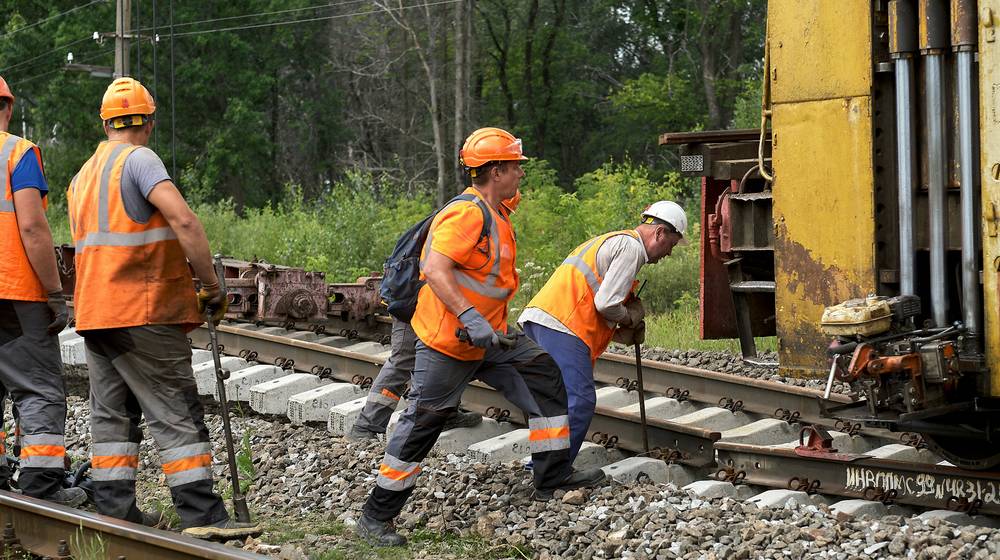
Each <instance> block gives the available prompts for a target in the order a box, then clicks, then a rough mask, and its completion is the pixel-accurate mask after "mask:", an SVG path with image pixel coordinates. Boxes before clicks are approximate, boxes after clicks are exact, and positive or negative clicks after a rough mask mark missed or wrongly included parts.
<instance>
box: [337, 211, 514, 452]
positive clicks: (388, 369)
mask: <svg viewBox="0 0 1000 560" xmlns="http://www.w3.org/2000/svg"><path fill="white" fill-rule="evenodd" d="M520 202H521V191H517V192H516V193H515V194H514V196H513V197H511V198H509V199H507V200H504V201H503V205H504V206H506V207H507V210H509V211H510V212H514V211H515V210H516V209H517V205H518V204H519V203H520ZM389 344H390V347H391V353H390V355H389V359H388V360H386V361H385V363H384V364H383V365H382V369H380V370H379V372H378V375H377V376H376V377H375V380H374V381H373V382H372V387H371V390H369V392H368V398H367V399H366V400H365V407H364V409H363V410H362V411H361V415H360V416H359V417H358V420H357V421H356V422H355V423H354V426H352V427H351V430H350V432H348V434H347V437H348V438H350V439H353V440H363V439H375V438H377V437H378V434H384V433H385V431H386V428H387V426H388V425H389V419H390V418H391V416H392V413H393V412H394V411H395V410H396V406H397V405H398V404H399V399H400V396H401V395H402V394H403V393H404V391H405V389H406V385H407V384H408V383H409V382H410V377H411V375H412V374H413V363H414V361H415V360H416V353H417V348H416V345H417V333H415V332H413V327H411V326H410V324H409V323H406V322H403V321H400V320H398V319H393V320H392V334H391V336H390V343H389ZM482 422H483V417H482V416H481V415H479V414H477V413H475V412H466V411H462V410H458V409H456V410H455V412H454V413H453V414H452V415H451V416H449V417H448V420H447V421H445V423H444V426H443V427H442V428H441V431H447V430H451V429H454V428H471V427H474V426H478V425H479V424H481V423H482Z"/></svg>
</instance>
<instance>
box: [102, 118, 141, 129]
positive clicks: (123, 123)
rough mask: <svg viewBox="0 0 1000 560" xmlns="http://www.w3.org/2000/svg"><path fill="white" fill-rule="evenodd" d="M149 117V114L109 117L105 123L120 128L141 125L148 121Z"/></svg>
mask: <svg viewBox="0 0 1000 560" xmlns="http://www.w3.org/2000/svg"><path fill="white" fill-rule="evenodd" d="M150 120H152V119H151V117H150V116H149V115H126V116H124V117H115V118H113V119H109V120H108V121H107V124H108V126H109V127H111V128H113V129H115V130H118V129H122V128H128V127H130V126H142V125H144V124H146V123H147V122H149V121H150Z"/></svg>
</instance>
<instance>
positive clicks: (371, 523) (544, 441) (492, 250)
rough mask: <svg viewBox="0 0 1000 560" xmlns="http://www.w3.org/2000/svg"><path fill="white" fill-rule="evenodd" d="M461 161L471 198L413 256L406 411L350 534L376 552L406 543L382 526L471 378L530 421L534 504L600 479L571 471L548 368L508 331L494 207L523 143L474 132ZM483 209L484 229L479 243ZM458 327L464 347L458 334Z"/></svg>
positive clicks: (505, 260) (511, 252) (554, 375)
mask: <svg viewBox="0 0 1000 560" xmlns="http://www.w3.org/2000/svg"><path fill="white" fill-rule="evenodd" d="M460 158H461V161H462V164H463V165H464V166H465V167H467V168H469V169H470V174H471V175H472V181H473V186H472V187H470V188H468V189H466V190H465V192H466V193H468V194H472V195H474V196H475V197H476V198H477V199H478V200H477V202H472V201H456V202H453V203H451V204H449V205H448V206H447V207H445V208H444V209H443V210H441V211H440V212H439V213H438V214H437V215H436V216H435V218H434V219H433V221H432V223H431V226H430V231H429V234H428V236H427V242H426V244H425V245H424V250H423V253H422V255H421V259H422V275H421V277H422V278H424V279H426V281H427V284H426V285H424V286H423V287H422V288H421V290H420V292H419V296H418V298H417V307H416V312H415V314H414V316H413V320H412V325H413V330H414V331H415V332H416V334H417V338H418V341H417V343H416V349H417V353H416V361H415V364H414V368H413V382H412V387H411V389H410V395H409V399H408V401H409V405H408V407H407V409H406V411H405V412H404V413H403V415H402V416H401V417H400V419H399V424H398V425H397V426H396V430H395V431H394V432H393V433H392V436H391V437H390V439H389V443H388V445H387V446H386V451H385V456H384V457H383V459H382V463H381V465H380V466H379V474H378V479H377V481H376V485H375V488H374V489H373V490H372V493H371V494H370V495H369V497H368V501H367V502H366V503H365V505H364V508H363V512H362V516H361V518H360V520H359V521H358V526H357V531H358V533H359V534H360V535H361V536H362V537H363V538H365V539H366V540H367V541H369V542H370V543H372V544H375V545H379V546H397V545H402V544H405V543H406V539H405V538H404V537H402V536H401V535H399V534H398V533H396V531H395V529H394V528H393V525H392V520H393V519H394V518H395V517H396V516H397V515H398V514H399V512H400V510H402V509H403V505H404V504H405V503H406V500H407V498H408V497H409V496H410V494H411V493H412V492H413V488H414V485H415V484H416V480H417V476H418V475H419V473H420V462H421V461H422V460H423V459H424V457H426V456H427V453H429V452H430V450H431V448H432V447H433V446H434V442H435V441H437V438H438V435H439V434H440V433H441V428H442V426H443V425H444V422H445V421H446V420H447V418H448V416H449V415H450V414H451V413H452V411H454V410H455V408H456V407H457V406H458V403H459V401H460V400H461V397H462V392H463V390H464V389H465V386H466V385H467V384H468V383H469V381H471V380H473V379H480V380H482V381H484V382H486V383H487V384H489V385H492V386H493V387H496V388H497V389H499V390H500V391H502V392H503V394H504V395H505V396H506V397H507V398H508V399H509V400H510V401H512V402H513V403H514V404H515V405H517V406H518V407H519V408H521V410H523V411H524V412H525V413H527V414H528V416H529V419H528V427H529V429H530V430H531V436H530V445H531V450H532V458H533V460H534V464H535V468H534V472H533V476H534V485H535V496H536V498H537V499H543V500H544V499H549V498H551V497H552V493H553V492H554V491H555V490H558V489H570V488H580V487H584V486H594V485H597V484H600V483H601V482H602V481H603V480H604V473H603V472H602V471H601V470H600V469H590V470H586V471H579V472H577V471H573V470H572V468H571V466H570V461H569V426H568V424H567V420H566V392H565V389H564V388H563V385H562V378H561V376H560V374H559V369H558V366H556V363H555V362H554V361H553V360H552V358H550V357H549V355H548V354H546V353H545V352H543V351H542V350H541V349H540V348H538V346H536V345H535V344H534V343H533V342H531V340H529V339H528V338H526V337H524V336H516V335H514V334H510V335H508V334H507V304H508V302H509V301H510V299H511V298H512V297H513V296H514V293H515V292H516V291H517V287H518V275H517V271H516V270H515V268H514V262H515V258H516V245H515V241H514V231H513V228H512V227H511V224H510V217H509V215H510V211H509V209H507V208H506V207H505V206H504V205H503V204H502V201H503V200H505V199H508V198H510V197H512V196H514V195H515V193H516V192H517V188H518V186H519V184H520V182H521V178H522V177H523V176H524V171H523V170H522V169H521V160H524V159H526V158H525V157H524V156H523V155H522V153H521V141H520V140H518V139H516V138H515V137H514V136H513V135H511V134H510V133H509V132H506V131H504V130H500V129H497V128H482V129H479V130H477V131H475V132H473V133H472V135H470V136H469V137H468V138H467V139H466V141H465V145H464V146H463V148H462V151H461V152H460ZM480 203H484V206H485V208H483V207H482V206H480ZM487 210H488V211H489V212H490V217H491V219H492V226H491V227H490V228H489V234H488V235H487V236H486V237H485V238H482V239H480V237H481V235H480V234H481V233H482V230H483V225H484V214H483V212H484V211H487ZM459 329H462V330H464V333H463V338H465V339H466V340H468V342H465V341H463V340H460V338H459V337H458V336H457V334H458V331H459ZM464 335H467V336H464ZM501 337H503V340H502V339H501ZM502 342H503V343H505V344H501V343H502Z"/></svg>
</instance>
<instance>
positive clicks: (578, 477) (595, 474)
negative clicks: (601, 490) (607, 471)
mask: <svg viewBox="0 0 1000 560" xmlns="http://www.w3.org/2000/svg"><path fill="white" fill-rule="evenodd" d="M604 478H605V475H604V471H602V470H601V469H596V468H595V469H585V470H582V471H578V470H574V471H573V472H571V473H570V475H569V476H568V477H566V480H564V481H563V482H562V484H558V485H556V486H553V487H551V488H536V489H535V500H536V501H539V502H547V501H549V500H551V499H552V495H553V494H554V493H555V491H556V490H564V491H568V490H576V489H578V488H596V487H598V486H601V485H602V484H603V483H604Z"/></svg>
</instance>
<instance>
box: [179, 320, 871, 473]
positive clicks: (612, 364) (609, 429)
mask: <svg viewBox="0 0 1000 560" xmlns="http://www.w3.org/2000/svg"><path fill="white" fill-rule="evenodd" d="M217 331H218V336H219V340H220V344H222V345H223V347H224V349H225V351H226V353H228V354H234V355H235V354H238V353H239V352H240V351H243V350H246V351H254V352H256V353H257V359H258V360H259V361H261V362H263V363H267V362H274V361H276V360H278V359H279V358H283V359H286V360H287V359H292V360H294V362H295V367H296V368H297V369H300V370H303V371H309V370H311V369H312V368H313V367H319V368H330V370H331V371H332V377H334V378H335V379H337V380H340V381H347V382H350V381H352V380H354V379H356V377H357V376H361V377H371V378H373V379H374V378H375V377H376V376H377V375H378V371H379V369H380V368H381V365H382V363H383V361H384V360H383V358H382V357H381V356H372V355H369V354H362V353H359V352H352V351H350V350H346V349H344V348H342V347H334V346H330V345H327V344H321V343H318V342H309V341H304V340H299V339H295V338H289V337H288V336H283V335H279V334H272V333H268V332H262V330H259V329H255V328H247V327H245V326H241V325H239V324H236V325H233V324H228V325H227V324H221V325H219V327H218V329H217ZM189 336H190V337H191V340H192V344H193V345H195V346H196V347H202V348H204V347H206V345H207V344H208V342H209V340H208V333H207V330H206V329H205V328H204V327H202V328H200V329H196V330H194V331H192V332H191V333H190V334H189ZM343 344H347V343H346V342H343ZM643 367H644V368H645V371H646V376H647V378H648V379H646V380H645V381H646V389H647V391H648V392H651V393H661V394H662V393H665V392H666V391H667V389H669V388H674V389H675V390H686V391H688V393H689V394H688V398H689V399H690V400H693V401H697V402H702V403H706V404H710V405H718V403H719V401H720V400H722V399H726V398H730V399H733V400H741V401H742V402H743V410H744V411H748V412H751V413H756V414H760V415H762V416H768V417H769V416H772V415H774V413H775V411H776V409H777V408H779V407H781V408H784V409H786V410H789V411H791V412H798V413H799V418H800V421H802V422H806V423H817V424H823V423H826V424H829V423H830V419H826V418H823V417H822V416H821V415H820V412H819V400H818V399H819V398H820V397H821V396H822V392H821V391H818V390H815V389H807V388H804V387H794V386H789V385H784V384H781V383H775V382H773V381H764V380H759V379H752V378H747V377H739V376H735V375H730V374H724V373H719V372H714V371H709V370H705V369H699V368H692V367H687V366H680V365H676V364H667V363H663V362H655V361H651V360H643ZM634 374H635V370H634V358H632V357H630V356H623V355H617V354H604V355H603V356H601V358H600V359H599V360H598V362H597V367H596V369H595V374H594V378H595V380H596V381H598V382H601V383H606V384H610V385H613V384H617V383H618V380H619V379H625V380H628V381H629V382H631V381H632V378H633V376H634ZM831 400H834V401H835V402H838V403H845V404H846V403H850V402H853V401H852V400H851V399H850V398H849V397H847V396H845V395H838V394H834V395H831ZM463 405H464V406H466V407H467V408H469V409H470V410H473V411H475V412H480V413H484V414H486V415H487V416H489V414H488V413H487V411H488V410H490V409H492V411H497V410H504V409H506V410H508V411H510V417H511V421H513V422H515V423H518V424H523V414H522V413H521V412H520V411H519V410H518V409H517V408H516V407H514V406H513V405H512V404H511V403H509V402H508V401H507V400H506V399H504V398H503V396H502V395H500V394H499V393H497V392H496V391H493V390H492V389H489V388H488V387H487V386H486V385H484V384H481V383H477V382H473V383H472V384H471V385H470V388H469V389H468V390H467V391H466V394H465V396H464V398H463ZM633 417H634V418H633ZM638 422H639V418H638V415H637V414H634V415H633V414H628V413H622V412H620V411H618V410H614V409H608V408H603V407H598V409H597V411H596V414H595V417H594V420H593V422H592V423H591V435H593V434H594V433H595V432H596V433H597V434H599V435H601V436H602V437H607V438H613V439H617V445H618V446H619V447H621V448H622V449H626V450H629V451H633V452H637V453H641V452H642V451H643V445H642V441H641V434H640V433H639V431H638V430H637V429H636V427H635V426H636V424H638ZM650 422H651V423H650V426H651V428H652V432H651V434H650V445H651V446H653V447H656V448H659V449H660V450H662V451H664V452H666V453H670V452H676V453H674V454H673V457H674V460H675V461H676V462H680V463H683V464H687V465H691V466H699V467H702V466H708V465H711V464H712V463H713V461H714V459H715V453H714V449H713V444H714V443H715V442H716V441H718V440H719V438H720V434H719V432H716V431H711V430H705V429H701V428H693V427H691V426H687V425H683V424H678V423H676V422H671V421H668V420H651V421H650ZM869 431H871V432H872V433H878V434H880V435H881V434H882V433H883V432H882V431H881V430H874V431H872V430H863V432H869Z"/></svg>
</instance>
